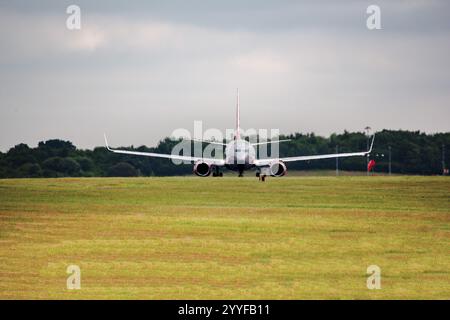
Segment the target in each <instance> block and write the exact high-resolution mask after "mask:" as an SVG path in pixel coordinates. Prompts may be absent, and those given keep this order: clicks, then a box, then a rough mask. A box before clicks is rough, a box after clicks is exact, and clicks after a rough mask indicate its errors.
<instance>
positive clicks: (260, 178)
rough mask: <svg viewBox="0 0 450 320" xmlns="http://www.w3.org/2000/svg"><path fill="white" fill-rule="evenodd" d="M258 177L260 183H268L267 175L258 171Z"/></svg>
mask: <svg viewBox="0 0 450 320" xmlns="http://www.w3.org/2000/svg"><path fill="white" fill-rule="evenodd" d="M256 176H257V177H258V180H259V181H262V182H264V181H266V175H265V174H262V173H261V172H259V171H256Z"/></svg>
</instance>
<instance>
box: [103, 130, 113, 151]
mask: <svg viewBox="0 0 450 320" xmlns="http://www.w3.org/2000/svg"><path fill="white" fill-rule="evenodd" d="M103 136H104V137H105V146H106V149H108V150H109V151H112V150H111V148H110V147H109V145H108V139H107V138H106V133H104V134H103Z"/></svg>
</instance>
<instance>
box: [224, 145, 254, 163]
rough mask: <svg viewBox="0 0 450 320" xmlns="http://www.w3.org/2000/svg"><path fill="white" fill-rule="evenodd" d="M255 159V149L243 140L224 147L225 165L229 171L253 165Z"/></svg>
mask: <svg viewBox="0 0 450 320" xmlns="http://www.w3.org/2000/svg"><path fill="white" fill-rule="evenodd" d="M255 159H256V151H255V148H254V147H253V146H252V145H251V144H250V143H248V141H245V140H241V139H239V140H234V141H231V142H230V143H228V144H227V145H226V147H225V165H226V166H227V167H229V168H231V169H237V168H238V167H242V166H244V167H245V168H248V167H251V166H253V165H254V162H255Z"/></svg>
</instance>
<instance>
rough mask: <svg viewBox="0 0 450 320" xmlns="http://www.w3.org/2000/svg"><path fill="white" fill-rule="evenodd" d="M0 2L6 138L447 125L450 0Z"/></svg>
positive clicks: (2, 131) (94, 140)
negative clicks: (72, 26) (369, 20)
mask: <svg viewBox="0 0 450 320" xmlns="http://www.w3.org/2000/svg"><path fill="white" fill-rule="evenodd" d="M71 3H72V1H68V2H54V1H53V2H50V1H42V2H39V5H38V4H37V3H36V2H32V3H30V2H28V1H14V2H12V1H5V2H0V8H1V9H0V10H1V13H0V37H1V40H2V41H1V43H0V50H1V52H2V55H1V56H0V102H1V107H0V108H1V109H0V149H2V150H6V149H7V148H9V147H11V146H13V145H14V144H16V143H19V142H26V143H29V144H31V145H33V144H36V143H37V142H38V141H39V140H44V139H48V138H54V137H58V138H65V139H70V140H72V141H73V142H74V143H76V144H77V145H79V146H81V147H92V146H94V145H99V144H101V143H102V133H103V132H104V131H107V132H108V133H109V134H110V135H111V138H112V139H113V142H114V144H117V145H130V144H134V145H139V144H147V145H152V144H155V143H156V142H157V141H158V139H160V138H162V137H164V136H167V135H170V134H171V132H172V131H173V130H175V129H176V128H179V127H184V128H187V129H192V126H193V121H194V120H204V127H205V128H208V127H217V128H220V129H223V130H224V129H226V128H230V127H232V126H233V123H234V119H233V116H234V112H233V108H234V101H235V97H234V94H235V88H236V87H240V89H241V103H242V125H243V126H244V127H247V128H248V127H256V128H279V129H280V130H281V132H284V133H289V132H293V131H303V132H305V131H306V132H308V131H314V132H317V133H319V134H329V133H331V132H335V131H342V130H344V129H349V130H361V129H362V128H363V127H364V126H366V125H368V124H369V125H371V126H372V127H374V128H377V129H382V128H392V129H397V128H402V129H420V130H425V131H428V132H435V131H448V130H449V129H450V127H449V125H448V121H446V119H447V118H448V117H449V115H450V109H449V107H448V105H449V102H450V96H449V92H448V88H449V84H450V76H449V74H448V69H449V61H448V58H447V57H448V56H450V41H448V40H449V35H450V28H449V26H448V21H450V19H446V18H448V12H450V10H448V9H449V8H448V7H449V5H448V4H447V2H444V1H419V0H416V1H389V2H388V1H379V3H380V6H381V7H382V24H383V30H380V31H368V30H367V29H366V28H365V18H366V15H365V8H366V7H367V5H368V4H370V3H371V2H366V1H346V2H345V4H343V3H342V2H339V3H337V2H335V1H325V2H321V4H320V5H318V4H317V3H316V2H312V1H311V2H299V1H276V2H275V1H270V2H269V1H267V2H262V4H261V1H246V2H244V3H241V2H237V1H236V2H235V1H228V2H220V3H219V2H217V3H215V2H211V1H208V2H205V1H202V2H200V1H165V2H150V1H133V2H131V3H130V2H128V3H127V2H125V1H107V2H106V1H95V2H93V1H76V3H77V4H79V5H80V6H81V7H82V14H83V22H82V23H83V28H82V30H81V31H79V32H70V31H67V30H66V29H65V18H66V14H65V7H66V5H68V4H71Z"/></svg>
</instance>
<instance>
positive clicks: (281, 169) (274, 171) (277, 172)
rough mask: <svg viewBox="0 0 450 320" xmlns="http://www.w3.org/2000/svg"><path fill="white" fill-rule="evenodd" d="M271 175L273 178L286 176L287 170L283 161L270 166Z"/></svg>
mask: <svg viewBox="0 0 450 320" xmlns="http://www.w3.org/2000/svg"><path fill="white" fill-rule="evenodd" d="M269 169H270V175H271V176H272V177H282V176H284V175H285V174H286V172H287V168H286V165H285V164H284V163H283V162H282V161H274V162H272V163H271V164H270V167H269Z"/></svg>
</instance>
